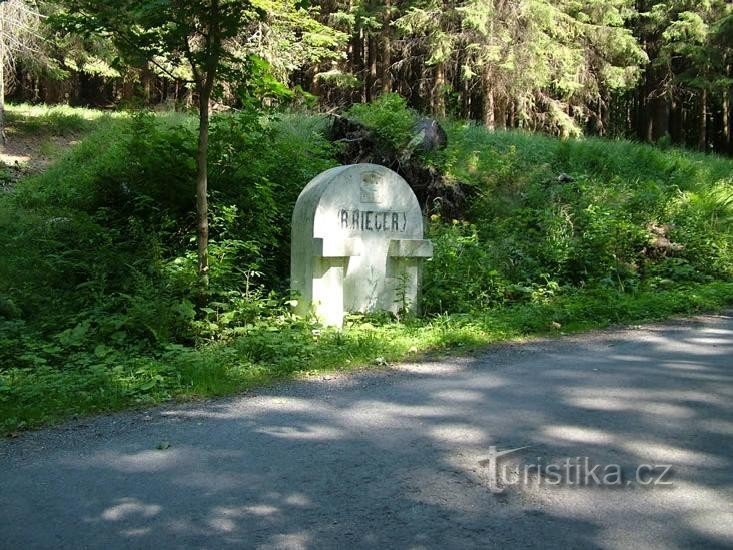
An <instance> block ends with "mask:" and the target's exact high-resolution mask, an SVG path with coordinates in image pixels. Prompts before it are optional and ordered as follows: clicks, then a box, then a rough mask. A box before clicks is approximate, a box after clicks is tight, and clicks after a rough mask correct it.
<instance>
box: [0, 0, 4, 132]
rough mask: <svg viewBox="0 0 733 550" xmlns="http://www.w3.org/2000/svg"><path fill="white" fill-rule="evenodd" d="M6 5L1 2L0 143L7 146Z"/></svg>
mask: <svg viewBox="0 0 733 550" xmlns="http://www.w3.org/2000/svg"><path fill="white" fill-rule="evenodd" d="M4 23H5V3H4V2H0V143H2V145H5V28H4Z"/></svg>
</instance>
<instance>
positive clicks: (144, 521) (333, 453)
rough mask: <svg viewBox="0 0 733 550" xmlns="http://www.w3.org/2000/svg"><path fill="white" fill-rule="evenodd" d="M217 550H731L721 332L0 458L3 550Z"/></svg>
mask: <svg viewBox="0 0 733 550" xmlns="http://www.w3.org/2000/svg"><path fill="white" fill-rule="evenodd" d="M163 442H167V443H164V444H162V445H161V443H163ZM168 444H169V445H170V446H169V447H168V448H164V449H158V448H157V447H158V446H160V447H166V446H167V445H168ZM520 447H527V448H524V449H521V450H518V451H515V452H512V453H509V454H507V455H505V456H504V457H502V458H501V459H497V460H493V459H492V458H491V457H493V456H496V455H497V454H498V453H501V452H504V451H507V450H511V449H516V448H520ZM585 457H587V460H588V466H585V460H586V458H585ZM533 465H535V466H534V467H533ZM642 465H648V466H655V467H656V469H654V470H644V469H643V468H642V473H643V474H644V475H641V476H640V477H639V479H637V472H638V468H639V467H640V466H642ZM528 466H529V468H528ZM596 466H598V467H599V469H597V470H595V471H593V474H594V475H591V476H590V478H588V476H587V474H588V472H589V471H591V470H592V468H593V467H596ZM668 467H669V468H670V471H669V472H665V470H666V469H667V468H668ZM556 470H558V471H556ZM525 471H526V472H527V474H526V475H525V473H524V472H525ZM558 472H559V473H558ZM614 473H615V474H617V475H615V476H614ZM647 474H648V475H647ZM594 476H595V477H594ZM596 477H597V478H598V480H596ZM558 478H559V479H558ZM576 481H578V483H576ZM670 483H671V485H670ZM228 546H239V547H245V548H318V549H320V548H367V547H369V548H376V547H379V548H441V549H443V548H471V547H482V548H490V547H502V548H508V547H516V548H529V547H533V548H595V547H598V548H693V547H695V548H700V547H720V548H725V547H727V548H731V547H733V314H728V315H722V316H708V317H700V318H696V319H693V320H687V321H678V322H673V323H669V324H666V325H658V326H648V327H644V328H638V327H637V328H631V329H623V330H614V331H609V332H602V333H594V334H589V335H584V336H577V337H572V338H564V339H560V340H547V341H535V342H530V343H525V344H516V345H510V346H502V347H498V348H494V349H492V350H490V351H488V352H485V353H482V354H480V355H477V356H475V357H470V358H458V359H445V360H437V361H432V362H423V363H420V364H412V365H403V366H401V367H398V368H395V369H391V370H386V371H381V372H363V373H360V374H352V375H344V376H342V375H338V376H327V377H313V378H311V379H307V380H303V381H298V382H293V383H288V384H284V385H279V386H276V387H272V388H268V389H265V390H261V391H259V392H257V393H256V394H250V395H245V396H239V397H236V398H230V399H226V400H216V401H210V402H205V403H197V404H187V405H176V406H169V407H165V408H159V409H154V410H151V411H147V412H134V413H123V414H118V415H111V416H104V417H98V418H94V419H87V420H81V421H77V422H74V423H71V424H66V425H64V426H61V427H58V428H53V429H48V430H43V431H39V432H34V433H27V434H23V435H22V436H21V437H19V438H17V439H7V440H2V441H0V547H2V548H7V549H16V548H17V549H26V548H74V549H77V548H158V549H162V548H183V547H194V548H222V547H228Z"/></svg>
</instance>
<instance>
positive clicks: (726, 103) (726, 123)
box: [721, 89, 730, 153]
mask: <svg viewBox="0 0 733 550" xmlns="http://www.w3.org/2000/svg"><path fill="white" fill-rule="evenodd" d="M722 118H723V120H722V121H721V122H722V125H723V149H724V151H725V152H726V153H729V152H730V90H728V89H726V90H724V91H723V117H722Z"/></svg>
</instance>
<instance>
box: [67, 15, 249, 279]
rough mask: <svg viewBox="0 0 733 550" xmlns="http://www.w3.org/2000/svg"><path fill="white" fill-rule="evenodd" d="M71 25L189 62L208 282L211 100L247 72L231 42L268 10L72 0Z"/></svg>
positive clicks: (164, 58)
mask: <svg viewBox="0 0 733 550" xmlns="http://www.w3.org/2000/svg"><path fill="white" fill-rule="evenodd" d="M67 6H68V10H69V11H68V12H67V14H66V15H65V17H64V19H65V23H66V27H67V29H70V30H76V31H81V32H86V33H97V34H103V35H107V36H109V37H110V38H111V39H112V40H114V41H115V42H116V44H117V46H118V47H119V49H120V51H122V52H124V53H125V54H127V55H128V56H130V57H132V58H138V60H139V61H143V60H145V61H150V62H152V63H153V64H155V65H156V66H157V67H158V68H159V69H161V70H162V71H164V72H167V71H168V70H167V69H166V68H165V66H166V65H167V64H168V63H169V62H170V63H173V64H180V63H184V62H185V63H187V64H188V65H189V66H190V69H191V72H192V74H193V85H194V87H195V91H196V94H197V96H198V111H199V130H198V146H197V152H196V222H197V223H196V225H197V239H196V240H197V249H198V273H199V278H200V281H201V283H202V286H204V287H206V286H207V285H208V272H209V256H208V243H209V221H208V218H209V215H208V177H207V173H208V166H207V163H208V162H207V161H208V136H209V104H210V101H211V97H212V93H213V91H214V86H215V84H216V82H217V79H218V78H219V77H221V76H222V75H223V74H225V73H228V74H229V75H232V73H235V72H240V73H241V72H242V69H243V67H246V60H245V59H242V58H240V57H239V56H237V55H236V54H235V53H234V52H233V51H232V49H231V47H230V46H231V44H230V41H231V40H232V39H233V38H235V37H236V36H237V35H238V34H239V33H240V31H241V29H242V28H243V27H245V26H247V25H248V24H249V23H250V22H252V21H253V20H256V19H257V18H259V17H261V16H262V13H261V12H260V11H259V10H258V9H257V8H256V7H255V6H254V5H253V3H252V2H248V1H242V0H69V1H68V2H67Z"/></svg>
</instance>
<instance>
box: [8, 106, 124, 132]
mask: <svg viewBox="0 0 733 550" xmlns="http://www.w3.org/2000/svg"><path fill="white" fill-rule="evenodd" d="M5 112H6V117H7V118H6V120H7V124H8V125H9V126H11V127H12V128H13V130H14V131H15V132H18V133H23V134H33V135H54V136H60V135H69V134H71V135H73V134H79V133H86V132H89V131H91V130H94V129H95V128H98V127H99V126H101V125H103V124H106V123H107V122H108V121H109V120H110V119H114V118H120V117H123V116H125V114H124V113H119V112H112V111H101V110H98V109H85V108H82V107H69V106H66V105H30V104H27V103H19V104H9V105H6V107H5Z"/></svg>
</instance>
